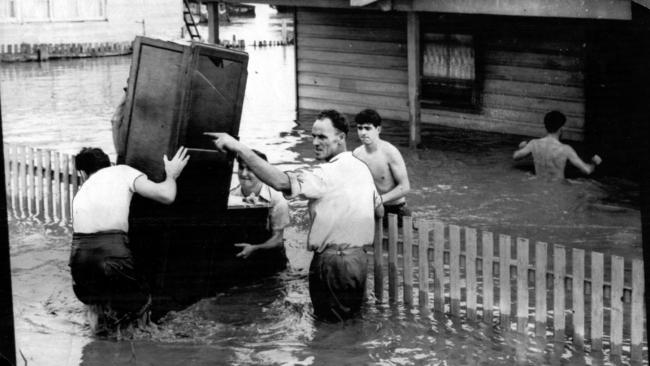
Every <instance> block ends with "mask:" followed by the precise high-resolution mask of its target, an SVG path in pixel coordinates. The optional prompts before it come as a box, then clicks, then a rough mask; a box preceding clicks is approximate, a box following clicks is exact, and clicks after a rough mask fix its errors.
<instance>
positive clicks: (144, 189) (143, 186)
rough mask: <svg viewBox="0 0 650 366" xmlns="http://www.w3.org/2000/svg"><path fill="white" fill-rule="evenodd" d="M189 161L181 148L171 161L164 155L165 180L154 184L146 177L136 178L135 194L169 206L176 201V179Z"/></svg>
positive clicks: (184, 149) (183, 148)
mask: <svg viewBox="0 0 650 366" xmlns="http://www.w3.org/2000/svg"><path fill="white" fill-rule="evenodd" d="M189 159H190V157H189V155H187V149H186V148H185V147H182V146H181V148H180V149H178V151H177V152H176V154H175V155H174V157H173V158H172V159H171V160H169V159H168V158H167V155H164V156H163V163H164V164H165V180H164V181H162V182H160V183H155V182H153V181H151V180H149V178H147V177H146V176H144V175H141V176H140V177H138V178H136V180H135V183H134V186H135V191H136V193H138V194H140V195H141V196H143V197H146V198H149V199H152V200H154V201H157V202H160V203H164V204H166V205H169V204H171V203H172V202H174V200H175V199H176V178H178V177H179V176H180V175H181V172H183V169H184V168H185V166H186V165H187V161H188V160H189Z"/></svg>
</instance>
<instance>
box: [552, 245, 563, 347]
mask: <svg viewBox="0 0 650 366" xmlns="http://www.w3.org/2000/svg"><path fill="white" fill-rule="evenodd" d="M565 273H566V257H565V250H564V247H563V246H561V245H555V246H554V247H553V329H554V330H555V333H554V335H555V339H556V340H563V339H564V328H565V313H564V311H565V306H566V305H565V302H564V281H565Z"/></svg>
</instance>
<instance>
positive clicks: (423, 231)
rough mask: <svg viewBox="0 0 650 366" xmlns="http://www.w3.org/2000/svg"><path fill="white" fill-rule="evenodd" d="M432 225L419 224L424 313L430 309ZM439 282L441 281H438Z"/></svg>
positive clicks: (419, 276) (419, 298) (419, 252)
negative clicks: (430, 238) (430, 241)
mask: <svg viewBox="0 0 650 366" xmlns="http://www.w3.org/2000/svg"><path fill="white" fill-rule="evenodd" d="M430 231H431V228H430V225H429V223H428V222H427V221H424V220H421V221H419V223H418V244H419V246H418V264H419V266H418V290H419V291H418V300H419V302H418V303H419V305H420V308H421V309H422V310H423V312H424V313H426V312H427V311H428V308H429V255H428V253H429V232H430ZM438 280H439V279H438Z"/></svg>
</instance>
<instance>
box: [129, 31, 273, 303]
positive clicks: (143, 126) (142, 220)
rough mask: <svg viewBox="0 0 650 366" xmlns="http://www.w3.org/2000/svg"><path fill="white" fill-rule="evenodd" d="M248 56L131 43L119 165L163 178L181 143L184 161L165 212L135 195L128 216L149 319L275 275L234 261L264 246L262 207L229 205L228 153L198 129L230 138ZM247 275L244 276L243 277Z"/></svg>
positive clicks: (267, 266) (197, 46)
mask: <svg viewBox="0 0 650 366" xmlns="http://www.w3.org/2000/svg"><path fill="white" fill-rule="evenodd" d="M247 63H248V54H246V53H244V52H240V51H234V50H230V49H225V48H222V47H219V46H215V45H209V44H204V43H195V42H193V43H191V44H189V45H183V44H178V43H173V42H165V41H161V40H156V39H151V38H146V37H137V38H136V40H135V42H134V46H133V56H132V64H131V70H130V75H129V82H128V90H127V102H126V111H125V114H124V119H123V121H124V122H123V126H124V128H125V129H126V131H125V133H124V135H125V136H126V141H125V146H126V148H125V153H124V156H123V157H119V158H120V159H121V160H123V161H124V162H125V163H126V164H127V165H130V166H133V167H134V168H136V169H139V170H140V171H142V172H144V173H145V174H146V175H147V176H148V177H149V179H151V180H153V181H155V182H160V181H162V180H164V179H165V170H164V164H163V155H164V154H166V155H167V156H168V157H170V158H171V157H172V156H173V155H174V154H175V152H176V151H177V149H178V148H179V147H180V146H185V147H187V148H188V150H189V152H188V153H189V155H190V160H189V163H188V165H187V166H186V167H185V170H184V171H183V173H182V175H181V176H180V177H179V179H178V180H177V186H178V191H177V197H176V201H175V202H174V203H173V204H171V205H163V204H160V203H157V202H154V201H151V200H148V199H145V198H143V197H140V196H138V195H137V194H136V195H134V197H133V200H132V203H131V211H130V219H129V236H130V245H131V248H132V251H133V254H134V257H135V261H136V266H137V268H138V269H139V270H140V272H141V273H142V274H143V275H144V276H145V277H146V278H147V281H148V283H149V286H150V287H151V288H150V290H151V291H152V294H153V310H154V315H156V313H158V315H161V314H162V313H164V312H165V311H167V310H171V309H177V308H180V307H183V306H185V305H188V304H190V303H192V302H193V301H196V300H197V299H199V298H202V297H208V296H214V294H215V293H216V291H217V290H219V289H220V288H223V287H224V286H229V285H231V284H234V283H237V282H238V281H241V280H247V279H251V277H253V278H254V277H257V276H262V275H265V274H267V273H269V272H273V271H277V268H280V267H283V264H281V263H253V262H254V261H251V262H250V263H249V262H245V261H243V260H241V259H239V258H235V254H236V253H237V249H236V248H235V247H234V245H233V244H234V243H238V242H253V243H256V242H262V241H264V240H265V239H266V237H268V235H270V233H269V232H268V230H267V229H266V220H267V214H268V208H263V207H262V208H259V207H253V208H245V209H241V208H239V209H237V208H230V209H229V208H228V207H227V202H228V194H229V190H230V181H231V178H232V173H233V161H234V156H232V155H231V154H226V153H223V152H220V151H217V150H216V148H215V147H214V144H213V143H212V139H211V138H209V137H206V136H204V135H203V132H227V133H229V134H231V135H232V136H237V134H238V132H239V123H240V117H241V111H242V104H243V99H244V91H245V88H246V78H247V69H246V68H247ZM243 274H247V275H248V276H247V278H243Z"/></svg>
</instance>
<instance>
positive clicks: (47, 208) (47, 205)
mask: <svg viewBox="0 0 650 366" xmlns="http://www.w3.org/2000/svg"><path fill="white" fill-rule="evenodd" d="M41 154H42V158H43V160H44V162H43V168H44V169H43V171H44V173H45V177H46V178H45V182H44V184H43V186H44V190H43V212H44V220H45V222H48V223H49V222H51V221H53V220H54V219H53V217H52V215H53V214H52V201H51V199H50V196H51V195H52V180H51V179H50V177H51V175H50V174H51V169H52V159H51V154H50V152H49V151H47V150H43V151H41Z"/></svg>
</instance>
